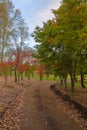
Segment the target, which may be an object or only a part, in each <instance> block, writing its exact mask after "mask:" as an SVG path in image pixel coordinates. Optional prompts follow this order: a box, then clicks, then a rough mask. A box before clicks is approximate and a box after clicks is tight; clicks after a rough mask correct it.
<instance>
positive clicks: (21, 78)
mask: <svg viewBox="0 0 87 130" xmlns="http://www.w3.org/2000/svg"><path fill="white" fill-rule="evenodd" d="M21 80H23V72H21Z"/></svg>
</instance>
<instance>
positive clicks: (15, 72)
mask: <svg viewBox="0 0 87 130" xmlns="http://www.w3.org/2000/svg"><path fill="white" fill-rule="evenodd" d="M15 82H17V66H16V67H15Z"/></svg>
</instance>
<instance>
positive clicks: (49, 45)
mask: <svg viewBox="0 0 87 130" xmlns="http://www.w3.org/2000/svg"><path fill="white" fill-rule="evenodd" d="M52 13H53V14H54V18H53V19H52V20H48V21H47V22H43V27H39V26H36V28H35V31H34V33H33V35H32V36H33V37H34V39H35V41H36V42H38V43H39V44H37V45H36V49H37V55H36V57H37V58H39V59H40V61H41V62H43V63H44V64H45V66H46V73H47V74H48V76H49V72H50V71H51V72H53V73H54V74H55V76H57V75H58V76H59V77H60V79H61V81H63V82H64V85H65V87H67V76H68V75H70V78H71V90H72V92H73V91H74V86H75V80H76V76H77V75H80V77H81V85H82V87H83V88H85V85H84V74H86V73H87V2H86V1H85V0H62V2H61V6H60V7H59V8H58V9H57V10H52Z"/></svg>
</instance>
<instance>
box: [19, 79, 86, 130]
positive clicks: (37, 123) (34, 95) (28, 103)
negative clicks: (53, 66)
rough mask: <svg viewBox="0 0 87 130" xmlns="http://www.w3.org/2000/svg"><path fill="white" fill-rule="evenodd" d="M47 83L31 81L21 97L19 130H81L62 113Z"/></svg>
mask: <svg viewBox="0 0 87 130" xmlns="http://www.w3.org/2000/svg"><path fill="white" fill-rule="evenodd" d="M49 86H50V84H49V83H48V82H45V81H44V82H40V81H35V80H32V81H31V86H29V87H28V88H26V91H25V93H24V95H23V104H22V108H21V111H20V114H19V115H20V124H19V130H83V129H82V128H80V127H79V126H78V125H77V124H76V122H74V120H72V119H70V118H69V117H68V116H67V115H66V114H65V113H64V112H63V106H62V102H61V100H60V99H58V97H57V98H56V95H54V93H52V91H51V90H50V89H49Z"/></svg>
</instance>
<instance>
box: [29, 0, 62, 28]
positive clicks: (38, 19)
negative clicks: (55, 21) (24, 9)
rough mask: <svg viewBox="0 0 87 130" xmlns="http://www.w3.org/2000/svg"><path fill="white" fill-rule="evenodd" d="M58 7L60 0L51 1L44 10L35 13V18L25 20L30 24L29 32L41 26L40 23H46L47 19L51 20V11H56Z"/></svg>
mask: <svg viewBox="0 0 87 130" xmlns="http://www.w3.org/2000/svg"><path fill="white" fill-rule="evenodd" d="M59 6H60V0H55V1H52V2H51V3H50V4H49V5H47V6H46V7H45V8H44V9H42V10H40V11H39V12H38V13H37V12H36V14H35V16H34V17H32V18H31V19H29V20H28V19H27V21H29V22H28V23H30V30H32V28H35V26H36V25H39V26H41V25H42V22H46V21H47V20H48V19H52V18H53V14H52V11H51V9H57V8H59Z"/></svg>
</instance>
